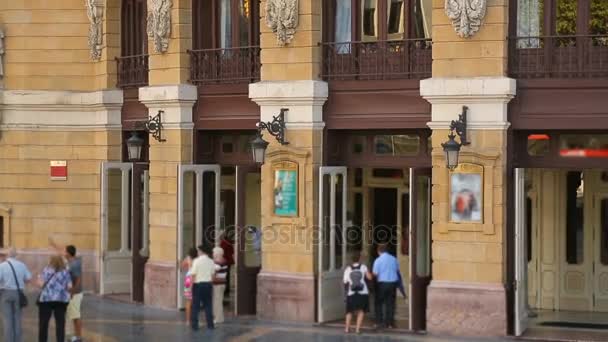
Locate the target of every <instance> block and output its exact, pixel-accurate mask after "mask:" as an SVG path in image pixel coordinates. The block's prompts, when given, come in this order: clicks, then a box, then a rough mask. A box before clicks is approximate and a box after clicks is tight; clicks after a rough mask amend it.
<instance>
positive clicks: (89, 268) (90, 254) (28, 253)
mask: <svg viewBox="0 0 608 342" xmlns="http://www.w3.org/2000/svg"><path fill="white" fill-rule="evenodd" d="M51 255H53V252H51V250H49V249H20V250H18V251H17V259H19V260H21V261H22V262H24V263H25V264H26V265H27V267H28V268H29V270H30V272H32V276H33V277H34V279H35V278H36V277H37V276H38V274H40V272H42V269H43V268H44V267H45V266H46V265H48V263H49V257H50V256H51ZM77 255H78V256H80V257H81V258H82V286H83V290H84V291H85V292H93V293H99V256H98V254H97V252H96V251H79V250H77Z"/></svg>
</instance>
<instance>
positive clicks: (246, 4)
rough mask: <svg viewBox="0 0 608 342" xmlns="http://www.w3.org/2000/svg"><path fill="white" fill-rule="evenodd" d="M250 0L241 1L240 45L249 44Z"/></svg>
mask: <svg viewBox="0 0 608 342" xmlns="http://www.w3.org/2000/svg"><path fill="white" fill-rule="evenodd" d="M250 9H251V7H250V0H240V1H239V43H240V46H249V45H250V44H249V18H250V17H251V13H250Z"/></svg>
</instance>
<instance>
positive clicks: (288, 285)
mask: <svg viewBox="0 0 608 342" xmlns="http://www.w3.org/2000/svg"><path fill="white" fill-rule="evenodd" d="M327 93H328V90H327V84H326V83H325V82H320V81H274V82H273V81H266V82H260V83H256V84H252V85H250V86H249V97H250V98H251V99H252V100H253V101H255V102H256V103H257V104H258V105H259V106H260V109H261V116H262V120H263V121H270V120H272V116H273V115H277V114H278V113H279V111H280V109H281V108H288V109H289V112H288V113H287V115H286V118H285V119H286V126H287V128H286V132H285V133H286V134H285V137H286V140H287V141H288V142H289V145H287V146H281V145H280V144H279V143H278V142H276V140H275V139H274V138H273V137H272V136H270V135H269V134H265V136H264V137H265V139H266V140H267V141H269V142H270V145H269V147H268V150H267V152H266V162H265V164H264V166H263V167H262V182H261V183H262V184H261V187H262V188H261V189H262V220H261V223H262V227H263V234H264V238H263V244H262V251H263V256H262V271H261V273H260V274H259V276H258V293H257V305H258V308H257V312H258V315H259V317H260V318H264V319H277V320H293V321H304V322H314V320H315V301H314V298H315V287H316V286H315V285H316V284H315V270H316V267H315V260H316V259H315V255H316V250H315V246H314V243H313V241H314V236H315V234H316V233H317V228H316V226H317V221H318V187H319V183H318V182H319V179H318V172H319V166H321V165H322V155H323V127H324V123H323V119H322V113H323V103H324V102H325V101H326V99H327ZM284 162H290V163H295V165H297V170H298V181H297V182H298V215H297V216H296V217H280V216H276V215H275V214H274V203H273V198H274V196H273V187H274V171H273V170H274V166H275V165H277V164H278V163H284Z"/></svg>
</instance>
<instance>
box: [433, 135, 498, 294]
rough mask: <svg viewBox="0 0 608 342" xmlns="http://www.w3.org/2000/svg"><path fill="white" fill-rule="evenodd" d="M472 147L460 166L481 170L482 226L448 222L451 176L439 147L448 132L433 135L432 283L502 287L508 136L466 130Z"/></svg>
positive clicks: (468, 149) (461, 154)
mask: <svg viewBox="0 0 608 342" xmlns="http://www.w3.org/2000/svg"><path fill="white" fill-rule="evenodd" d="M467 133H468V135H469V136H468V138H469V139H470V141H471V142H472V143H471V145H470V146H468V147H464V148H463V150H462V151H461V153H460V163H472V164H477V165H482V166H483V179H484V184H483V211H482V213H483V223H482V224H474V223H466V224H455V223H450V220H449V211H450V206H449V170H448V169H447V168H446V167H445V158H444V155H443V151H442V148H441V143H442V142H444V141H445V140H446V137H447V135H448V131H447V130H434V131H433V139H432V141H433V157H432V158H433V190H432V191H433V192H432V198H433V210H432V212H433V213H432V214H433V248H432V253H433V280H434V281H436V280H439V281H441V280H443V281H461V282H480V283H501V282H502V281H503V275H504V271H505V270H504V265H503V242H504V240H503V237H504V236H503V227H504V223H505V221H504V220H505V212H506V203H505V200H506V189H505V188H504V185H505V183H506V182H505V180H506V160H505V157H504V156H505V152H506V131H504V130H469V131H468V132H467Z"/></svg>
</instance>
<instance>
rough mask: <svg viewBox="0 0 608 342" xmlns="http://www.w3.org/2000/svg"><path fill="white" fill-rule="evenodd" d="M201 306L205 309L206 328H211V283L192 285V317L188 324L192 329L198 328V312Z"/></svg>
mask: <svg viewBox="0 0 608 342" xmlns="http://www.w3.org/2000/svg"><path fill="white" fill-rule="evenodd" d="M201 306H202V307H203V309H204V310H205V319H206V320H207V328H208V329H213V328H214V326H213V284H211V282H208V283H194V285H193V286H192V317H190V324H191V326H192V329H194V330H197V329H198V314H199V312H200V310H201Z"/></svg>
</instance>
